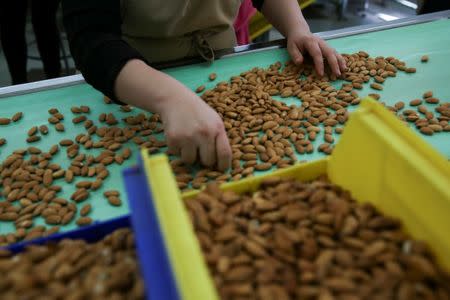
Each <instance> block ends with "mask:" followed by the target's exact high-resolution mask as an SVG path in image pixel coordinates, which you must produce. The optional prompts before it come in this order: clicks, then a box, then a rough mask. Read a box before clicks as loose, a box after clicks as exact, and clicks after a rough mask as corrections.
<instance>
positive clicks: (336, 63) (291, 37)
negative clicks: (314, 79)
mask: <svg viewBox="0 0 450 300" xmlns="http://www.w3.org/2000/svg"><path fill="white" fill-rule="evenodd" d="M287 50H288V52H289V54H290V55H291V58H292V60H293V62H294V63H295V64H301V63H303V59H304V55H305V54H307V53H308V54H309V55H310V56H311V57H312V59H313V61H314V66H315V69H316V72H317V74H319V75H320V76H323V75H324V58H325V59H326V61H327V63H328V65H329V66H330V68H331V71H332V72H333V73H334V74H335V75H337V76H340V75H341V72H343V71H345V69H346V64H345V60H344V58H343V57H342V56H341V55H340V54H339V53H337V52H336V50H334V49H333V48H331V47H330V46H328V44H327V43H326V42H325V41H324V40H322V39H321V38H320V37H318V36H315V35H314V34H312V33H311V32H310V31H309V30H304V29H294V30H292V31H291V32H289V33H288V35H287Z"/></svg>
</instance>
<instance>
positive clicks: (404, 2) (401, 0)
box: [395, 0, 417, 9]
mask: <svg viewBox="0 0 450 300" xmlns="http://www.w3.org/2000/svg"><path fill="white" fill-rule="evenodd" d="M395 1H396V2H398V3H400V4H402V5H404V6H407V7H409V8H412V9H417V4H416V3H413V2H411V1H408V0H395Z"/></svg>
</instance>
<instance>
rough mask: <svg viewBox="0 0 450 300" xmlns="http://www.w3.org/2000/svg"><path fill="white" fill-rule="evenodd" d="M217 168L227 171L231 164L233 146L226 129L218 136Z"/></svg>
mask: <svg viewBox="0 0 450 300" xmlns="http://www.w3.org/2000/svg"><path fill="white" fill-rule="evenodd" d="M216 151H217V168H218V169H219V170H220V171H226V170H227V169H228V168H230V166H231V146H230V142H229V140H228V137H227V134H226V132H225V130H222V131H221V132H220V133H219V134H218V135H217V137H216Z"/></svg>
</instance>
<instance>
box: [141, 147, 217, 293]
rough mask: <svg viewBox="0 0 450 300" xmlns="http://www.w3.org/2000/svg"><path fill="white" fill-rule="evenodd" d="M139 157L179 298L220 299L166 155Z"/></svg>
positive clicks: (146, 153) (142, 153) (144, 152)
mask: <svg viewBox="0 0 450 300" xmlns="http://www.w3.org/2000/svg"><path fill="white" fill-rule="evenodd" d="M141 155H142V157H143V162H144V168H145V170H146V174H147V180H148V182H149V186H151V193H152V195H153V199H154V205H155V209H156V212H157V216H158V220H159V224H160V227H161V231H162V234H163V236H164V241H165V244H166V249H167V251H168V254H169V259H170V263H171V266H172V270H173V271H174V273H175V279H176V283H177V286H178V289H179V293H180V295H181V297H182V299H211V300H215V299H219V297H218V295H217V291H216V289H215V287H214V284H213V282H212V279H211V277H210V276H209V271H208V268H207V266H206V264H205V261H204V259H203V254H202V251H201V249H200V245H199V243H198V241H197V237H196V236H195V233H194V230H193V228H192V225H191V220H190V219H189V216H188V214H187V211H186V210H185V207H184V204H183V202H182V201H181V194H180V191H179V190H178V187H177V184H176V181H175V177H174V176H173V173H172V169H171V168H170V165H169V161H168V159H167V156H165V155H155V156H153V157H152V158H149V155H148V152H147V151H145V150H143V151H141Z"/></svg>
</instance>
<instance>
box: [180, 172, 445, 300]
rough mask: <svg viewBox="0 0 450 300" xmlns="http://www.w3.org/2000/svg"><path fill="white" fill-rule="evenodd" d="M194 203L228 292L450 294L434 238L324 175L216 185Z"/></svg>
mask: <svg viewBox="0 0 450 300" xmlns="http://www.w3.org/2000/svg"><path fill="white" fill-rule="evenodd" d="M185 204H186V206H187V208H188V211H189V214H190V217H191V220H192V223H193V225H194V229H195V232H196V235H197V237H198V240H199V242H200V245H201V249H202V251H203V254H204V258H205V260H206V263H207V265H208V267H209V270H210V273H211V274H212V277H213V279H214V282H215V285H216V287H217V290H218V292H219V294H220V296H221V298H222V299H261V300H265V299H277V300H283V299H399V300H410V299H449V298H450V285H449V282H450V275H449V274H448V273H445V272H444V271H443V270H442V269H441V268H439V266H438V265H437V264H436V262H435V260H434V258H433V256H432V254H431V253H430V251H429V250H428V248H427V246H426V245H425V244H424V243H422V242H420V241H416V240H412V239H411V238H410V237H408V235H406V234H405V233H404V231H403V230H402V228H401V224H400V222H399V221H397V220H396V219H393V218H390V217H387V216H384V215H382V214H381V213H380V212H378V211H377V209H376V208H375V207H373V206H372V205H371V204H368V203H364V204H361V203H357V202H355V201H354V200H353V199H352V198H351V196H350V194H349V193H348V192H346V191H344V190H342V189H341V188H339V187H338V186H336V185H334V184H332V183H330V182H329V181H328V180H327V179H326V178H324V177H323V178H319V179H316V180H314V181H311V182H299V181H296V180H293V179H280V178H270V179H267V180H265V181H264V182H263V183H262V184H261V186H260V188H259V190H257V191H256V192H254V193H246V194H241V195H239V194H236V193H234V192H232V191H225V192H224V191H221V190H220V189H219V188H218V186H217V185H216V184H210V185H207V187H206V189H205V190H204V191H203V192H201V193H200V194H198V195H197V196H196V197H195V198H193V199H190V200H187V201H185Z"/></svg>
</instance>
